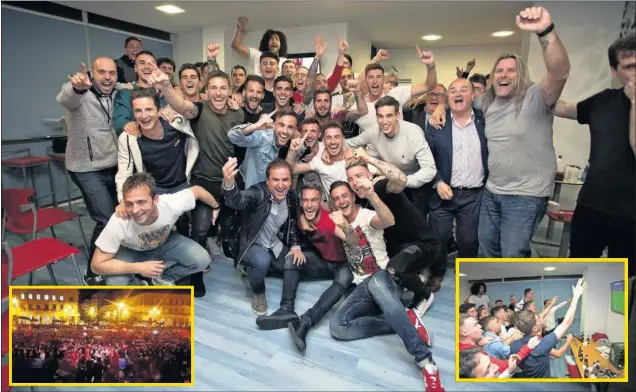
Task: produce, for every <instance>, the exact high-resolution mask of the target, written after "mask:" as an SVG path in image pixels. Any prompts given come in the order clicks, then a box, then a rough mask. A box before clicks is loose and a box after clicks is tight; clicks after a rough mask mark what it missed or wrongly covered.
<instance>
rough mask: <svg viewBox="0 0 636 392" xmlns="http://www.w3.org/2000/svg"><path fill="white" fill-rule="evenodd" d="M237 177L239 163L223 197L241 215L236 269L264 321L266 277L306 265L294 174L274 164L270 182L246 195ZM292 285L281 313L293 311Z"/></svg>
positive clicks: (227, 169)
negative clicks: (299, 233) (299, 238)
mask: <svg viewBox="0 0 636 392" xmlns="http://www.w3.org/2000/svg"><path fill="white" fill-rule="evenodd" d="M294 120H295V117H294ZM236 174H238V162H237V159H236V158H230V159H228V161H227V163H226V164H225V165H224V166H223V185H222V189H223V197H224V198H225V204H226V205H227V206H228V207H230V208H233V209H235V210H239V211H240V212H241V224H240V225H241V226H240V229H239V232H238V234H237V235H236V236H235V237H233V238H230V243H229V249H230V253H231V254H232V258H233V259H234V266H235V267H236V266H239V265H241V264H242V265H245V266H246V267H247V278H248V279H249V281H250V286H251V287H252V311H253V312H254V313H255V314H256V315H257V316H263V315H265V314H267V297H266V295H265V276H266V275H267V273H268V272H269V268H270V266H271V267H273V268H274V269H275V270H277V271H279V272H283V273H285V272H284V271H285V270H290V269H295V268H298V265H300V264H303V263H304V262H305V261H306V259H305V255H304V254H303V252H302V251H301V249H300V246H299V245H298V241H297V237H296V233H297V229H296V215H297V213H296V210H297V208H298V200H297V198H296V194H295V193H294V191H293V190H291V184H292V168H291V166H290V165H289V163H287V162H285V161H283V160H282V159H278V158H277V159H274V160H273V161H272V162H270V163H269V164H268V165H267V167H266V169H265V177H266V178H267V180H266V181H265V182H260V183H258V184H255V185H252V186H251V187H249V188H248V189H246V190H244V191H239V189H238V186H237V185H236V182H235V179H234V177H236ZM279 233H280V234H282V236H281V237H279ZM281 238H282V240H281ZM291 282H292V281H291V280H284V282H283V295H282V298H281V301H280V307H281V308H284V309H289V308H291V309H292V311H293V304H294V298H295V296H296V287H293V285H292V284H290V283H291Z"/></svg>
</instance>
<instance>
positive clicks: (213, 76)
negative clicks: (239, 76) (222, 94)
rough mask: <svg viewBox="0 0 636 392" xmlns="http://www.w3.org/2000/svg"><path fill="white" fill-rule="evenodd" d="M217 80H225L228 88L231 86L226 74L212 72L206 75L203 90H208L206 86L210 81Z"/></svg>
mask: <svg viewBox="0 0 636 392" xmlns="http://www.w3.org/2000/svg"><path fill="white" fill-rule="evenodd" d="M217 78H220V79H225V80H227V84H228V86H231V85H232V81H231V80H230V75H228V74H226V73H225V72H223V71H212V72H210V73H209V74H208V78H207V79H206V81H205V88H206V89H207V88H208V85H209V84H210V80H212V79H217Z"/></svg>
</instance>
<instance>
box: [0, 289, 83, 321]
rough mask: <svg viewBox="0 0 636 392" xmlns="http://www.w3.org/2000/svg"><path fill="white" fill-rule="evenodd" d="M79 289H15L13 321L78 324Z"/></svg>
mask: <svg viewBox="0 0 636 392" xmlns="http://www.w3.org/2000/svg"><path fill="white" fill-rule="evenodd" d="M78 302H79V290H77V289H64V288H60V289H31V288H29V289H15V290H13V297H12V298H11V308H12V312H13V313H12V315H13V321H14V322H15V323H18V324H47V325H48V324H55V323H61V324H77V322H78V321H79V308H78Z"/></svg>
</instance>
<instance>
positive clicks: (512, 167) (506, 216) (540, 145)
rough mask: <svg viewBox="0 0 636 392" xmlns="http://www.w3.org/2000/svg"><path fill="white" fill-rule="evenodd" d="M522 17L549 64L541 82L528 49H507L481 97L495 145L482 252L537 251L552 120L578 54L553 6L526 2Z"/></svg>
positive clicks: (439, 120) (550, 177) (548, 190)
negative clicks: (564, 37)
mask: <svg viewBox="0 0 636 392" xmlns="http://www.w3.org/2000/svg"><path fill="white" fill-rule="evenodd" d="M516 22H517V26H518V27H519V29H521V30H522V31H527V32H531V33H536V34H537V37H538V39H539V42H540V44H541V48H542V49H543V58H544V61H545V65H546V69H547V72H546V74H545V76H544V77H543V79H542V80H541V81H540V82H539V83H538V84H535V83H533V82H532V81H531V80H530V78H529V73H528V67H527V66H526V64H525V62H524V60H523V58H522V57H521V56H519V55H516V54H502V55H501V56H499V58H498V59H497V61H495V65H494V67H493V70H492V75H493V82H492V84H491V85H490V86H489V87H488V89H487V91H486V94H485V95H482V96H481V97H479V98H477V99H476V100H475V101H474V103H473V108H475V109H478V110H481V111H482V112H484V114H485V122H486V138H487V140H488V152H489V154H488V172H489V177H488V180H487V182H486V189H485V190H484V193H483V196H482V201H481V207H480V216H479V228H478V232H479V249H480V250H479V253H480V255H481V256H482V257H492V258H498V257H530V256H531V253H532V251H531V249H530V239H531V238H532V236H533V234H534V232H535V231H536V228H537V227H538V225H539V222H540V221H541V219H542V218H543V216H544V215H545V211H546V207H547V203H548V198H549V197H550V195H551V194H552V185H553V183H554V176H555V174H556V154H555V152H554V144H553V141H552V133H553V132H552V123H553V120H554V107H555V105H556V103H557V100H558V99H559V96H561V92H562V91H563V87H564V86H565V82H566V81H567V78H568V75H569V72H570V60H569V58H568V54H567V52H566V50H565V47H564V46H563V43H561V40H560V39H559V36H558V35H557V33H556V30H555V26H554V23H552V18H551V17H550V14H549V13H548V11H547V10H546V9H545V8H543V7H532V8H526V9H524V10H523V11H521V12H520V13H519V15H517V18H516ZM430 121H431V124H432V125H436V126H438V125H439V124H444V123H445V122H446V115H445V108H444V107H443V106H441V105H440V106H438V107H437V109H436V110H435V113H434V114H433V116H432V117H431V120H430Z"/></svg>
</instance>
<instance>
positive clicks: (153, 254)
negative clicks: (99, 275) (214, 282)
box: [104, 232, 210, 286]
mask: <svg viewBox="0 0 636 392" xmlns="http://www.w3.org/2000/svg"><path fill="white" fill-rule="evenodd" d="M115 258H116V259H117V260H121V261H127V262H129V263H138V262H143V261H149V260H161V261H163V264H164V265H165V266H166V268H165V269H164V270H163V277H164V278H165V279H169V280H172V281H177V280H179V279H181V278H184V277H186V276H188V275H191V274H194V273H196V272H200V271H203V270H204V269H205V268H206V267H207V266H208V265H209V264H210V255H209V254H208V251H207V250H205V248H203V247H202V246H201V245H199V244H197V243H196V242H194V241H193V240H191V239H189V238H187V237H184V236H182V235H181V234H179V233H175V232H172V233H171V234H170V236H169V237H168V239H167V240H166V242H164V243H163V244H162V245H161V246H159V247H157V248H154V249H149V250H145V251H137V250H132V249H130V248H125V247H123V246H122V247H120V248H119V250H118V251H117V254H115ZM104 279H105V280H106V284H107V285H108V286H136V285H139V284H140V281H139V279H137V277H136V276H135V275H132V274H131V275H110V276H104Z"/></svg>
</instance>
